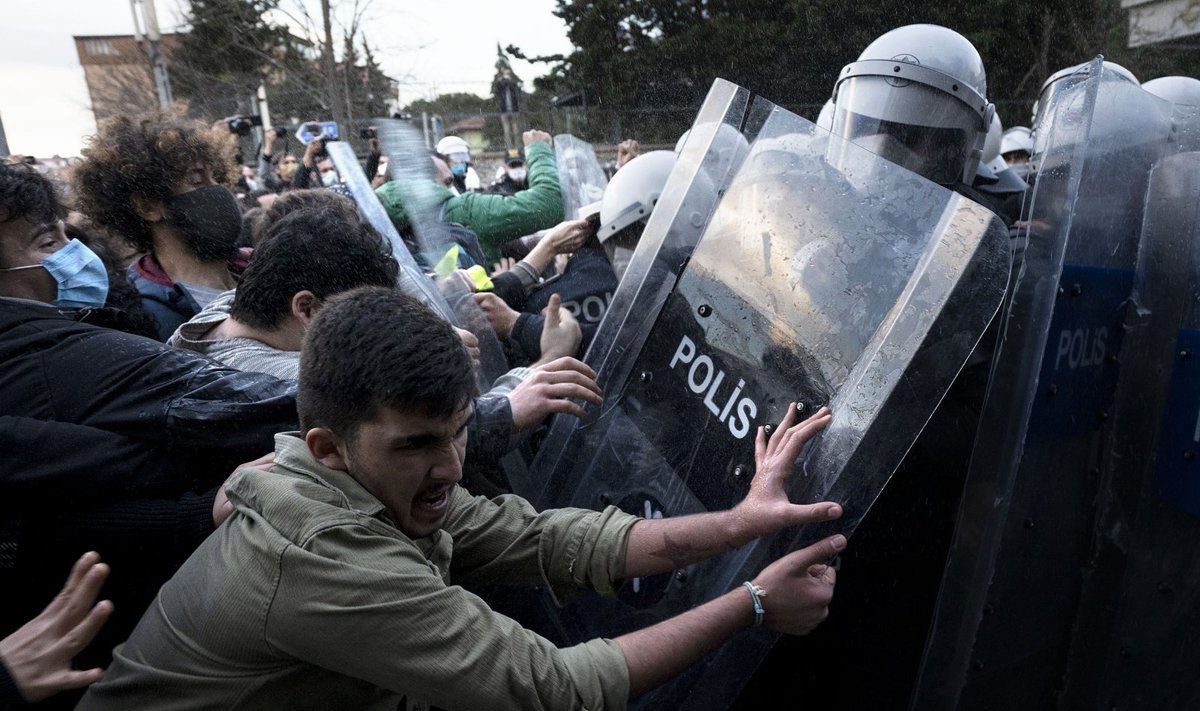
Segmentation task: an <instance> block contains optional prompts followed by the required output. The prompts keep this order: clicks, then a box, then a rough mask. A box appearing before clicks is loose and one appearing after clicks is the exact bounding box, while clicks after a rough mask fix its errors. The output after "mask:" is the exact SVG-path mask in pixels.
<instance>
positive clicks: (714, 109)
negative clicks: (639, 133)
mask: <svg viewBox="0 0 1200 711" xmlns="http://www.w3.org/2000/svg"><path fill="white" fill-rule="evenodd" d="M749 108H750V92H749V91H747V90H746V89H743V88H742V87H740V86H737V85H736V84H733V83H731V82H728V81H725V80H723V79H717V80H716V81H714V82H713V86H712V88H710V89H709V92H708V96H707V97H706V98H705V100H704V104H703V105H702V106H701V107H700V111H699V113H698V114H697V115H696V121H695V123H694V125H693V131H694V132H695V134H696V138H695V139H694V140H690V141H689V142H688V143H689V145H688V146H685V147H684V149H683V151H682V152H681V153H680V155H679V159H678V160H677V161H676V163H675V168H674V169H673V170H672V172H671V176H670V178H668V180H667V184H666V185H665V186H664V187H663V192H662V195H661V196H660V197H659V199H658V203H657V204H656V205H655V208H654V212H652V213H651V215H650V218H649V220H648V221H647V224H646V228H645V230H644V231H643V232H642V237H641V239H640V240H639V242H638V246H637V250H636V251H635V252H634V255H633V258H632V259H631V260H630V263H629V266H628V267H627V268H626V270H625V275H624V276H623V277H622V278H621V283H620V284H619V285H618V286H617V290H616V291H615V292H614V293H613V296H612V300H611V301H610V302H609V306H608V309H607V310H606V311H605V314H604V320H603V321H601V322H600V326H599V328H598V329H597V331H596V334H595V335H594V336H593V337H592V344H591V346H589V347H588V352H587V353H586V354H585V357H584V360H585V361H586V362H587V364H588V365H590V366H591V367H592V368H593V369H594V370H595V371H596V382H597V384H599V385H600V388H601V389H602V390H603V391H605V392H607V391H608V388H609V383H610V381H618V380H624V379H625V378H626V377H627V376H628V369H629V368H631V367H632V365H633V362H632V361H631V360H628V359H626V360H621V359H620V358H621V357H622V356H623V355H624V354H627V353H629V352H631V351H632V352H636V351H637V350H639V349H640V348H641V346H642V343H644V342H645V339H646V337H647V336H648V335H649V329H650V327H651V326H652V325H653V323H654V319H653V318H647V317H646V316H647V315H650V316H653V315H656V314H658V312H659V311H660V310H661V309H662V305H663V302H664V301H665V300H666V298H667V296H668V295H669V294H670V293H671V289H672V288H673V287H674V285H675V281H676V279H678V278H679V273H680V272H681V271H682V270H683V267H684V264H686V262H687V257H688V255H690V254H691V252H692V250H693V249H695V246H696V243H697V242H699V240H700V235H701V233H702V231H703V229H704V227H705V226H706V225H707V224H708V219H709V217H710V216H711V215H712V211H713V209H714V208H715V207H716V199H717V191H716V189H715V188H714V186H715V185H716V186H720V185H723V184H724V183H727V182H728V179H729V178H730V177H731V176H732V174H733V172H734V171H735V170H736V169H737V166H738V164H736V163H732V162H726V163H724V164H723V167H724V172H723V173H720V174H713V173H710V172H709V170H708V169H707V168H706V159H708V157H709V155H710V153H714V152H717V151H722V150H724V149H723V145H724V143H725V141H724V140H719V139H718V133H719V129H720V127H723V126H727V127H733V128H734V130H735V131H737V132H738V133H739V135H740V134H741V132H742V131H744V130H750V131H753V128H749V129H748V128H746V126H747V123H748V121H749V119H750V116H749ZM758 124H761V121H759V122H758ZM743 141H744V139H743ZM712 162H713V161H711V160H710V159H708V163H710V164H711V163H712ZM635 306H636V308H635ZM610 361H611V364H610ZM578 424H579V423H578V422H576V421H575V420H574V418H566V417H556V418H554V419H553V421H552V422H551V426H550V432H549V434H548V435H547V436H546V438H545V440H544V441H543V442H542V446H541V447H540V448H539V450H538V454H537V458H536V459H535V460H534V462H533V465H532V467H531V469H532V477H533V478H532V488H531V489H530V490H529V491H519V492H518V493H520V494H522V495H524V496H525V497H526V498H528V499H530V500H531V501H534V502H535V503H539V504H541V505H543V506H544V505H547V504H549V502H552V501H556V500H557V498H556V497H557V495H558V492H559V491H560V490H561V489H562V482H561V481H560V477H559V475H558V471H559V469H560V463H561V462H562V460H563V458H564V457H568V456H573V452H572V451H571V450H570V449H569V448H568V444H569V443H572V442H574V437H575V431H576V429H577V425H578ZM572 446H573V445H572Z"/></svg>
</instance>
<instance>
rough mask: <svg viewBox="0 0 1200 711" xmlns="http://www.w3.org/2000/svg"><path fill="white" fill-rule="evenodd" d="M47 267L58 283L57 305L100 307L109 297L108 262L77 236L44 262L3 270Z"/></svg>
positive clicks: (12, 270) (13, 270)
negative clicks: (103, 260)
mask: <svg viewBox="0 0 1200 711" xmlns="http://www.w3.org/2000/svg"><path fill="white" fill-rule="evenodd" d="M39 267H40V268H42V269H45V270H46V271H48V272H50V276H52V277H54V281H55V283H57V284H58V296H56V297H55V299H54V305H55V306H65V307H68V308H76V309H77V308H84V307H90V308H95V309H98V308H100V307H102V306H104V302H105V300H106V299H108V271H107V270H105V268H104V262H102V261H100V257H98V256H96V253H95V252H93V251H92V250H90V249H88V246H87V245H86V244H84V243H83V242H80V241H79V240H77V239H73V240H71V241H70V242H67V244H66V246H64V247H63V248H62V249H60V250H58V251H57V252H55V253H54V254H51V255H50V256H48V257H46V258H45V259H43V260H42V263H41V264H29V265H26V266H23V267H10V268H8V269H0V271H5V272H15V271H17V270H19V269H37V268H39Z"/></svg>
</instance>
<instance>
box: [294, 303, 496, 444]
mask: <svg viewBox="0 0 1200 711" xmlns="http://www.w3.org/2000/svg"><path fill="white" fill-rule="evenodd" d="M475 392H476V383H475V376H474V372H473V370H472V367H471V358H470V356H468V355H467V349H466V347H465V346H463V343H462V339H460V338H459V336H458V334H457V333H455V332H454V329H453V328H451V327H450V324H448V323H446V322H445V321H443V320H442V319H441V318H440V317H438V315H437V314H435V313H434V312H433V311H432V310H431V309H430V308H429V307H427V306H425V305H424V304H422V303H421V302H420V301H417V300H416V299H414V298H412V297H411V296H408V295H406V294H404V293H403V292H401V291H399V290H397V289H381V288H376V287H365V288H362V289H355V290H353V291H350V292H347V293H345V294H340V295H338V296H335V297H334V298H332V299H330V300H329V302H328V303H327V304H325V306H324V308H322V309H321V312H320V313H319V314H318V315H317V318H316V319H315V320H314V321H313V322H312V325H310V326H309V329H308V334H307V335H306V336H305V338H304V347H303V349H302V350H301V352H300V385H299V390H298V393H297V395H296V407H297V409H298V410H299V413H300V426H301V428H303V429H304V430H309V429H312V428H313V427H327V428H329V429H330V430H331V431H333V432H334V433H335V434H337V435H338V436H339V437H342V438H343V439H345V440H346V441H353V440H354V438H355V436H356V435H357V433H358V427H359V425H361V424H362V423H363V422H367V421H369V420H372V419H374V418H375V417H376V416H377V413H378V411H379V408H382V407H390V408H392V409H396V410H407V411H410V412H415V413H420V414H422V415H424V416H427V417H439V418H448V417H450V416H452V415H453V414H454V413H455V412H458V411H459V410H460V409H462V408H463V407H465V406H466V405H467V403H468V402H469V401H470V399H471V398H472V397H473V396H474V395H475Z"/></svg>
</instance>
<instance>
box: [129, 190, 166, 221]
mask: <svg viewBox="0 0 1200 711" xmlns="http://www.w3.org/2000/svg"><path fill="white" fill-rule="evenodd" d="M129 200H130V202H132V203H133V209H134V211H135V212H137V214H138V217H140V218H142V219H143V220H145V221H146V222H148V223H150V224H154V223H155V222H162V221H163V220H164V219H166V217H167V206H166V205H164V204H163V203H162V202H161V201H159V200H153V199H151V198H148V197H146V196H145V195H142V194H140V193H134V194H132V195H130V196H129Z"/></svg>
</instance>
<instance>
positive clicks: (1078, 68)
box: [1029, 60, 1138, 132]
mask: <svg viewBox="0 0 1200 711" xmlns="http://www.w3.org/2000/svg"><path fill="white" fill-rule="evenodd" d="M1091 73H1092V63H1091V62H1084V63H1083V64H1076V65H1075V66H1073V67H1067V68H1066V69H1059V70H1058V71H1057V72H1054V73H1053V74H1051V75H1050V76H1049V77H1048V78H1047V79H1046V81H1044V82H1042V88H1041V90H1039V91H1038V98H1037V101H1035V102H1033V115H1032V116H1030V119H1029V120H1030V122H1031V123H1030V125H1031V126H1032V127H1033V130H1034V131H1035V132H1036V131H1037V128H1038V124H1040V123H1041V122H1042V119H1043V117H1044V115H1045V113H1046V109H1047V107H1048V106H1049V105H1050V103H1051V102H1052V101H1053V99H1054V96H1055V95H1056V94H1058V93H1059V92H1061V91H1064V90H1065V89H1067V88H1068V87H1071V86H1074V85H1075V84H1078V83H1079V82H1081V81H1083V80H1084V79H1087V78H1088V76H1089V75H1090V74H1091ZM1104 74H1105V75H1106V76H1115V77H1117V78H1118V79H1124V80H1125V81H1128V82H1129V83H1131V84H1137V83H1138V80H1137V77H1135V76H1134V75H1133V72H1131V71H1129V70H1128V69H1126V68H1125V67H1122V66H1121V65H1120V64H1117V63H1116V62H1110V61H1108V60H1104Z"/></svg>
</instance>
